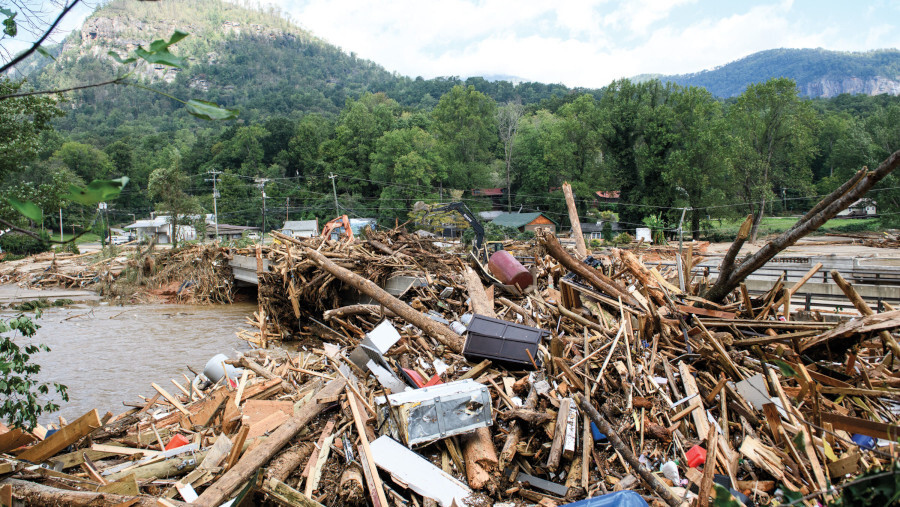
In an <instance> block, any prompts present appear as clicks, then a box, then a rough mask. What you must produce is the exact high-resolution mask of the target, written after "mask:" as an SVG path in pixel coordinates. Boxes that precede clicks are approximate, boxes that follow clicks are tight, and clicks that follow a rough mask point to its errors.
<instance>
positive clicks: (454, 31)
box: [66, 0, 900, 87]
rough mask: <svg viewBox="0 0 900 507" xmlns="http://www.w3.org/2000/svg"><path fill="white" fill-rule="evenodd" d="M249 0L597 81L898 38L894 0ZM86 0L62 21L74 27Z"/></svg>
mask: <svg viewBox="0 0 900 507" xmlns="http://www.w3.org/2000/svg"><path fill="white" fill-rule="evenodd" d="M133 1H137V0H133ZM162 1H166V0H162ZM252 1H254V2H255V1H260V2H262V3H271V4H275V5H278V6H279V7H280V8H281V10H282V11H283V12H285V13H287V14H288V15H289V16H290V18H291V19H292V20H294V21H295V22H297V23H299V24H300V25H301V26H302V27H304V28H306V29H308V30H310V31H311V32H313V33H314V34H315V35H317V36H319V37H322V38H324V39H326V40H328V41H329V42H331V43H333V44H336V45H338V46H340V47H342V48H343V49H344V50H345V51H347V52H351V51H352V52H354V53H356V54H357V55H359V56H360V57H363V58H367V59H370V60H373V61H375V62H376V63H378V64H380V65H382V66H384V67H385V68H387V69H388V70H390V71H396V72H398V73H400V74H404V75H408V76H413V77H415V76H423V77H426V78H431V77H435V76H462V77H466V76H473V75H508V76H517V77H520V78H523V79H525V80H534V81H541V82H546V83H564V84H566V85H569V86H585V87H601V86H605V85H607V84H609V82H610V81H612V80H613V79H617V78H620V77H631V76H635V75H637V74H645V73H660V74H677V73H687V72H696V71H700V70H703V69H709V68H713V67H716V66H719V65H723V64H726V63H728V62H730V61H734V60H737V59H740V58H742V57H744V56H747V55H749V54H752V53H755V52H757V51H761V50H765V49H772V48H781V47H785V48H816V47H822V48H826V49H833V50H842V51H866V50H871V49H882V48H897V47H900V21H898V20H900V0H876V1H871V2H847V1H835V0H819V1H813V0H795V1H791V0H770V1H757V2H746V1H728V0H718V1H715V0H623V1H620V0H558V2H548V1H546V0H545V1H533V0H381V1H380V2H373V1H371V0H252ZM238 3H241V2H238ZM554 4H555V5H554ZM91 5H93V4H92V3H88V4H87V6H84V7H81V8H79V12H77V13H76V15H74V16H72V17H71V18H69V19H68V20H67V23H66V25H67V26H66V27H67V28H69V29H71V28H73V27H76V26H78V25H79V24H80V23H81V21H82V20H83V18H84V17H85V16H86V15H87V12H89V8H88V6H91ZM891 77H896V76H891Z"/></svg>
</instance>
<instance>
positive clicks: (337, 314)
mask: <svg viewBox="0 0 900 507" xmlns="http://www.w3.org/2000/svg"><path fill="white" fill-rule="evenodd" d="M382 312H383V313H384V315H385V316H387V317H396V316H397V314H396V313H394V312H392V311H390V310H388V309H387V308H385V307H383V306H380V305H347V306H342V307H340V308H335V309H333V310H325V312H324V313H322V316H323V317H325V320H331V319H335V318H338V319H343V318H345V317H350V316H352V315H367V314H370V315H381V314H382Z"/></svg>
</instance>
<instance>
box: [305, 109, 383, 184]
mask: <svg viewBox="0 0 900 507" xmlns="http://www.w3.org/2000/svg"><path fill="white" fill-rule="evenodd" d="M399 113H400V106H399V104H397V102H396V101H394V100H392V99H390V98H388V97H387V95H385V94H383V93H375V94H372V93H366V94H365V95H363V96H362V97H360V98H359V100H348V101H347V105H346V106H345V107H344V110H343V111H341V114H340V116H339V117H338V120H337V124H336V126H335V130H334V137H333V138H332V139H329V140H327V141H325V142H324V143H322V145H321V154H322V157H323V159H324V162H325V167H326V170H328V171H333V172H335V173H337V174H338V175H341V176H343V177H344V179H343V180H342V181H341V189H340V191H342V192H345V193H353V192H359V191H362V192H363V193H365V194H367V195H371V194H374V193H375V192H376V189H377V186H376V185H375V184H373V183H371V182H370V181H368V180H370V179H371V178H370V176H371V174H370V172H371V168H370V164H371V160H370V156H371V154H372V152H373V151H374V150H375V143H376V141H377V140H378V138H380V137H381V136H382V135H383V134H384V133H385V132H386V131H388V130H390V129H391V128H392V127H393V125H394V122H395V121H396V119H397V115H399Z"/></svg>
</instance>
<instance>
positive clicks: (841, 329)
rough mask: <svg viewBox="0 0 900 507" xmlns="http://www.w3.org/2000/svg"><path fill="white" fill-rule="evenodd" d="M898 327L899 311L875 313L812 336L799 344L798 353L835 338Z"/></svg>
mask: <svg viewBox="0 0 900 507" xmlns="http://www.w3.org/2000/svg"><path fill="white" fill-rule="evenodd" d="M897 326H900V310H894V311H892V312H885V313H876V314H873V315H869V316H867V317H863V318H861V319H857V320H851V321H848V322H844V323H843V324H841V325H839V326H837V327H836V328H834V329H832V330H830V331H826V332H824V333H822V334H820V335H819V336H814V337H812V338H810V339H808V340H806V341H804V342H803V343H801V344H800V352H805V351H807V350H809V349H810V348H813V347H817V346H820V345H824V344H825V343H828V342H829V341H831V340H833V339H835V338H846V337H849V336H853V335H862V334H864V333H868V332H871V331H881V330H882V329H891V328H895V327H897Z"/></svg>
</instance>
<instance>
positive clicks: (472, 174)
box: [431, 86, 498, 189]
mask: <svg viewBox="0 0 900 507" xmlns="http://www.w3.org/2000/svg"><path fill="white" fill-rule="evenodd" d="M496 109H497V105H496V103H495V102H494V100H493V99H491V98H490V97H488V96H487V95H485V94H483V93H481V92H479V91H477V90H475V87H474V86H469V87H468V88H464V87H462V86H454V87H453V89H451V90H450V91H449V92H447V93H446V94H444V95H443V96H442V97H441V100H440V101H439V102H438V104H437V106H435V108H434V110H433V111H432V113H431V114H432V118H433V119H434V123H433V124H432V131H433V133H434V136H435V138H436V139H437V140H438V142H439V143H440V145H441V150H442V153H443V158H444V160H445V162H446V163H447V168H448V171H447V177H446V180H445V181H443V183H446V184H447V186H449V187H450V188H458V189H471V188H476V187H478V186H480V185H484V184H485V183H487V181H488V180H489V175H488V169H489V167H490V164H491V161H492V160H493V159H494V150H495V149H496V148H497V143H498V136H497V118H496Z"/></svg>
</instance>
